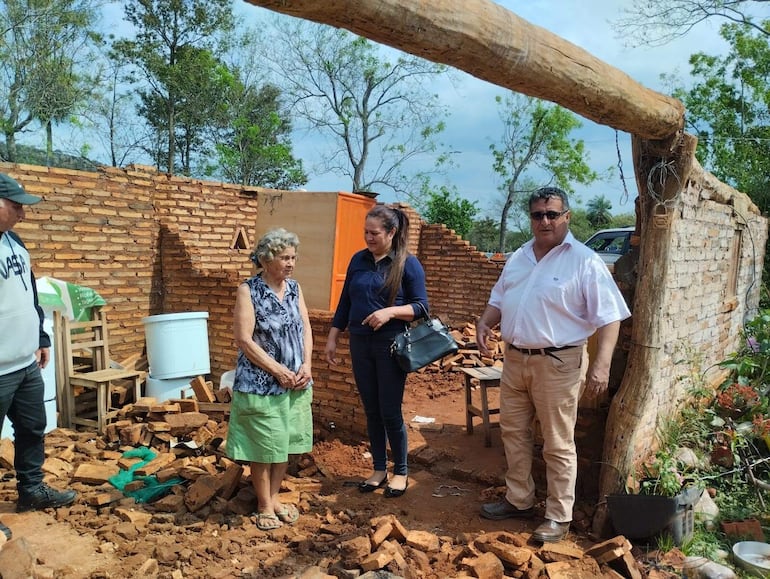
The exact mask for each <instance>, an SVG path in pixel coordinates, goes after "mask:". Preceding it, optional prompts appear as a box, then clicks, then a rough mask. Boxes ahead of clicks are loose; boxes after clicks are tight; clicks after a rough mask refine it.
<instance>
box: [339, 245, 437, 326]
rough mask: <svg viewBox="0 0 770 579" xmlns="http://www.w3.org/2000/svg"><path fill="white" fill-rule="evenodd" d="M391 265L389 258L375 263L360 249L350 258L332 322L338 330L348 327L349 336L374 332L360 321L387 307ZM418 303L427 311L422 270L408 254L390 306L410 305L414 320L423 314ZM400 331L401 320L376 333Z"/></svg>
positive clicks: (387, 324)
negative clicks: (388, 277)
mask: <svg viewBox="0 0 770 579" xmlns="http://www.w3.org/2000/svg"><path fill="white" fill-rule="evenodd" d="M392 263H393V260H392V257H391V256H390V255H387V256H385V257H383V258H382V259H381V260H380V261H377V262H375V260H374V255H372V252H371V251H369V250H368V249H362V250H361V251H359V252H357V253H356V254H355V255H353V257H352V258H351V259H350V264H349V265H348V271H347V275H346V277H345V284H344V285H343V287H342V295H341V296H340V301H339V304H337V310H336V312H335V313H334V319H333V320H332V326H333V327H335V328H338V329H340V330H344V329H345V328H348V330H349V331H350V333H351V334H359V335H365V334H371V333H373V332H374V330H373V329H372V328H371V326H368V325H362V324H361V322H362V321H363V320H364V319H365V318H366V317H367V316H368V315H369V314H371V313H372V312H374V311H376V310H379V309H382V308H385V307H388V298H389V297H390V296H389V292H388V290H387V289H385V287H384V286H385V280H386V278H387V276H388V272H389V271H390V266H391V264H392ZM418 302H419V303H422V305H423V306H424V307H425V309H426V310H428V309H429V308H428V294H427V291H426V290H425V271H424V270H423V268H422V264H421V263H420V260H418V259H417V258H416V257H415V256H413V255H411V254H410V255H408V256H407V258H406V262H405V263H404V276H403V279H402V281H401V287H400V288H399V290H398V294H397V295H396V300H395V302H394V303H393V305H394V306H403V305H404V304H412V309H413V310H414V317H415V319H417V318H420V317H421V316H423V315H424V314H423V311H422V309H421V308H420V307H419V306H418V305H417V303H418ZM403 330H404V320H398V319H392V320H390V321H389V322H388V323H386V324H385V325H383V326H382V327H381V328H380V329H379V330H377V332H378V333H380V332H383V333H392V332H395V333H397V332H401V331H403Z"/></svg>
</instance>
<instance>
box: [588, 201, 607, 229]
mask: <svg viewBox="0 0 770 579" xmlns="http://www.w3.org/2000/svg"><path fill="white" fill-rule="evenodd" d="M588 221H589V223H591V225H592V226H593V227H595V228H597V229H601V228H603V227H607V226H608V225H609V224H610V222H611V221H612V203H610V201H609V199H607V198H606V197H605V196H604V195H599V196H598V197H594V198H593V199H591V200H590V201H589V202H588Z"/></svg>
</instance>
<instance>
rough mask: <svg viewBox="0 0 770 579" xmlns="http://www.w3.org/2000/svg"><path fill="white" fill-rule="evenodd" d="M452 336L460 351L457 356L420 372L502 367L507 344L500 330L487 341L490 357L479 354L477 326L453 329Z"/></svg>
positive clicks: (436, 362) (442, 359) (452, 356)
mask: <svg viewBox="0 0 770 579" xmlns="http://www.w3.org/2000/svg"><path fill="white" fill-rule="evenodd" d="M449 333H450V335H451V336H452V337H453V338H454V340H455V342H457V345H458V346H459V347H460V349H459V350H458V351H457V353H456V354H453V355H451V356H446V357H444V358H441V359H440V360H436V361H435V362H432V363H430V364H428V365H427V366H426V367H424V368H421V369H420V370H418V372H446V371H450V372H451V371H459V370H460V369H461V368H481V367H484V366H502V365H503V357H504V355H505V343H504V342H503V340H502V338H501V337H500V331H499V330H493V331H492V335H491V336H490V338H489V339H488V340H487V347H488V348H489V353H490V355H489V356H484V355H482V354H481V352H479V348H478V346H477V345H476V326H474V325H473V324H471V323H467V324H465V326H463V327H462V328H460V329H453V330H451V331H450V332H449Z"/></svg>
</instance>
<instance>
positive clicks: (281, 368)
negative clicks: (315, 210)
mask: <svg viewBox="0 0 770 579" xmlns="http://www.w3.org/2000/svg"><path fill="white" fill-rule="evenodd" d="M298 245H299V239H298V238H297V236H296V235H295V234H294V233H290V232H288V231H286V230H285V229H275V230H272V231H269V232H268V233H266V234H265V235H264V236H263V237H262V239H260V240H259V241H258V242H257V245H256V247H255V249H254V251H253V252H252V254H251V259H252V261H253V262H254V264H255V265H256V266H257V268H258V269H259V270H261V271H259V273H257V274H256V275H255V276H254V277H252V278H249V279H248V280H246V281H245V282H244V283H242V284H241V285H240V286H239V287H238V293H237V297H236V300H235V316H234V317H235V319H234V324H233V326H234V332H235V341H236V344H237V345H238V363H237V366H236V370H235V380H234V383H233V399H232V402H231V409H230V423H229V429H228V434H227V445H226V449H227V454H228V455H229V456H230V457H231V458H233V459H234V460H240V461H248V462H249V463H250V465H251V481H252V484H253V485H254V491H255V492H256V495H257V526H258V527H259V528H260V529H262V530H271V529H277V528H279V527H281V526H282V525H283V524H284V523H293V522H295V521H296V520H297V518H298V517H299V512H298V511H297V508H296V507H295V506H294V505H291V504H283V503H281V501H280V499H279V495H278V492H279V490H280V487H281V481H282V480H283V478H284V477H285V476H286V469H287V467H288V464H289V462H288V461H289V455H290V454H300V453H303V452H310V451H311V450H312V448H313V417H312V411H311V402H312V398H313V393H312V384H313V380H312V375H311V354H312V351H313V335H312V332H311V329H310V319H309V317H308V312H307V306H306V305H305V299H304V298H303V296H302V290H301V288H300V286H299V284H298V283H297V281H296V280H294V279H291V275H292V273H294V266H295V263H296V260H297V246H298Z"/></svg>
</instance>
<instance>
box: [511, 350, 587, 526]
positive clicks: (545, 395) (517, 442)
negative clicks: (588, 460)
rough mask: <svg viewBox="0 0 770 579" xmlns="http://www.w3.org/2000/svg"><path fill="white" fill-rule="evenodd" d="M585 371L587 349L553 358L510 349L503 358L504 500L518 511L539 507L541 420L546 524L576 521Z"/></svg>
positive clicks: (562, 351) (557, 354)
mask: <svg viewBox="0 0 770 579" xmlns="http://www.w3.org/2000/svg"><path fill="white" fill-rule="evenodd" d="M587 365H588V353H587V351H586V348H585V347H582V348H581V347H576V348H569V349H566V350H560V351H558V352H553V353H552V354H551V355H542V354H533V355H529V354H524V353H523V352H519V351H517V350H514V349H512V348H507V349H506V352H505V363H504V366H503V374H502V377H501V380H500V432H501V436H502V441H503V446H504V448H505V458H506V461H507V463H508V470H507V472H506V475H505V484H506V487H507V491H506V495H505V498H506V499H507V500H508V502H509V503H511V504H512V505H514V506H515V507H517V508H519V509H527V508H530V507H532V506H533V505H534V504H535V482H534V480H533V479H532V455H533V447H534V435H533V427H534V420H535V419H537V421H538V422H539V423H540V429H541V431H542V435H543V440H544V444H543V458H544V460H545V465H546V480H547V482H548V492H547V498H546V503H545V518H546V519H550V520H552V521H556V522H558V523H566V522H569V521H571V520H572V508H573V506H574V504H575V482H576V480H577V451H576V448H575V422H576V420H577V410H578V401H579V399H580V394H581V390H582V386H583V382H584V380H585V375H586V371H587Z"/></svg>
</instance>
